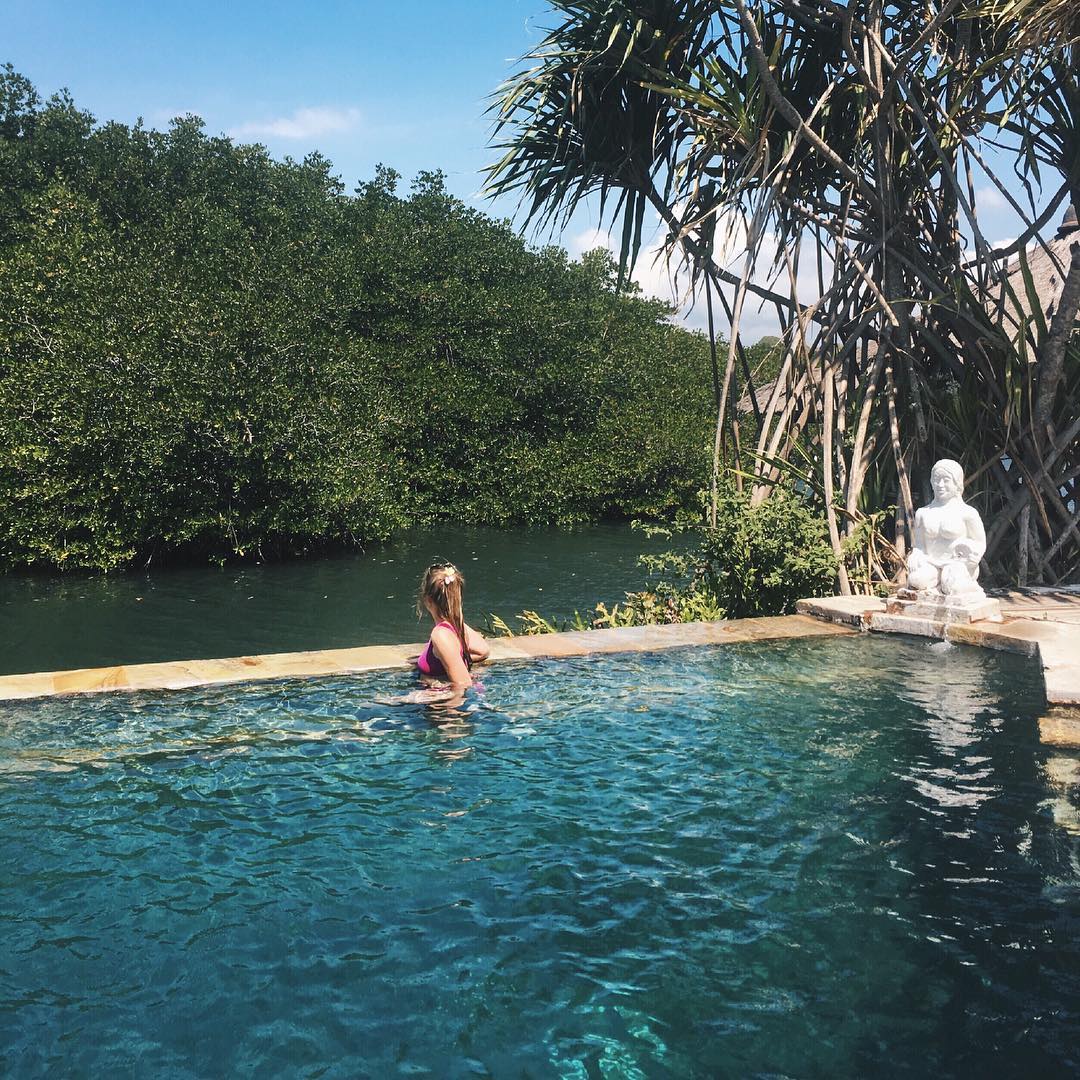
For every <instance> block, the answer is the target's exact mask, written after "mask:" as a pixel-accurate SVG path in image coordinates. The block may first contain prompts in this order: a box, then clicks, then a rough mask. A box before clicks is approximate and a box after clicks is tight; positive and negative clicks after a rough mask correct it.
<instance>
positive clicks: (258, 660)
mask: <svg viewBox="0 0 1080 1080" xmlns="http://www.w3.org/2000/svg"><path fill="white" fill-rule="evenodd" d="M850 633H853V631H852V630H851V629H849V628H847V627H841V626H836V625H832V624H829V623H826V622H822V621H820V620H818V619H813V618H809V617H807V616H804V615H784V616H780V617H778V618H762V619H732V620H729V621H726V622H715V623H682V624H678V625H674V626H634V627H618V628H615V629H605V630H586V631H572V632H569V633H562V634H538V635H536V636H520V637H512V638H494V639H492V640H491V641H490V642H489V645H490V647H491V660H492V661H494V662H501V661H507V660H531V659H536V658H539V657H565V656H585V655H588V654H589V653H613V652H651V651H653V650H656V649H673V648H678V647H679V646H683V645H706V644H726V643H735V642H740V641H771V640H777V639H781V638H801V637H822V636H833V635H838V634H840V635H843V634H850ZM422 648H423V645H422V644H420V643H415V644H407V645H369V646H364V647H362V648H356V649H322V650H318V651H315V652H296V653H271V654H268V655H265V656H233V657H227V658H224V659H220V660H181V661H176V662H169V663H163V664H124V665H117V666H113V667H104V668H82V669H78V670H75V671H46V672H38V673H35V674H30V675H3V676H0V700H12V699H17V698H35V697H49V696H52V695H56V694H88V693H100V692H104V691H113V690H181V689H187V688H189V687H193V686H216V685H222V684H226V683H238V682H254V681H258V680H263V679H292V678H305V677H312V676H318V675H348V674H355V673H358V672H364V671H380V670H386V669H392V668H401V667H407V666H410V665H411V664H412V663H414V662H415V660H416V657H417V656H418V655H419V654H420V650H421V649H422Z"/></svg>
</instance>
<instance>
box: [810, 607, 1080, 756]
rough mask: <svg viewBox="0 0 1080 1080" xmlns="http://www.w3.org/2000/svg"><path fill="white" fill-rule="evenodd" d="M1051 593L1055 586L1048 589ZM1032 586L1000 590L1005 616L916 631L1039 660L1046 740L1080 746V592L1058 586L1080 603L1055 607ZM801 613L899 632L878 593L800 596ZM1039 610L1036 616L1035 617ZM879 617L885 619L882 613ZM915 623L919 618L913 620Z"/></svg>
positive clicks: (1042, 728)
mask: <svg viewBox="0 0 1080 1080" xmlns="http://www.w3.org/2000/svg"><path fill="white" fill-rule="evenodd" d="M1046 591H1047V592H1049V591H1050V590H1046ZM1035 592H1037V590H1029V591H1028V592H1027V593H1025V594H1023V595H1021V594H1020V593H1003V594H1001V607H1002V616H1003V618H1002V621H1000V622H991V621H990V620H985V619H984V620H980V621H978V622H972V623H954V624H953V625H951V626H938V625H936V624H933V625H931V624H927V625H926V627H924V628H923V629H922V630H916V631H915V632H917V633H922V634H925V636H928V637H938V638H943V639H944V640H945V641H950V642H953V643H955V644H958V645H978V646H981V647H982V648H985V649H999V650H1002V651H1004V652H1014V653H1020V654H1021V655H1023V656H1030V657H1031V658H1032V659H1035V660H1038V662H1039V664H1040V666H1041V667H1042V674H1043V680H1044V683H1045V687H1046V701H1047V704H1048V705H1049V706H1050V710H1049V712H1048V713H1047V714H1046V715H1045V716H1044V717H1043V718H1042V719H1041V720H1040V722H1039V728H1040V734H1041V736H1042V741H1043V742H1046V743H1053V744H1055V745H1060V746H1070V747H1077V746H1080V618H1077V615H1078V613H1080V594H1077V592H1076V591H1075V590H1073V589H1068V590H1058V593H1060V594H1061V595H1066V596H1076V597H1077V602H1076V603H1075V604H1073V603H1068V604H1059V605H1057V607H1058V608H1060V609H1061V610H1056V609H1055V608H1054V607H1053V606H1051V605H1049V604H1046V605H1044V606H1042V607H1038V606H1037V603H1036V602H1037V597H1036V598H1035V599H1033V598H1032V596H1031V593H1035ZM796 608H797V610H798V611H799V613H800V614H803V615H809V616H812V617H814V618H817V619H821V620H823V621H826V622H832V623H835V624H837V625H841V626H848V627H850V628H851V629H853V630H861V631H871V632H875V631H877V632H882V633H897V632H902V631H900V630H899V629H898V627H897V625H896V624H897V620H896V618H895V616H893V617H889V616H887V615H886V613H885V601H884V600H882V599H880V598H878V597H874V596H829V597H823V598H821V599H817V600H800V601H799V602H798V604H797V605H796ZM1033 615H1034V617H1033ZM879 617H880V618H879ZM908 621H909V622H911V623H912V624H914V623H915V622H916V620H908Z"/></svg>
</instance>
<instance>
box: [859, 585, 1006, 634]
mask: <svg viewBox="0 0 1080 1080" xmlns="http://www.w3.org/2000/svg"><path fill="white" fill-rule="evenodd" d="M982 621H986V622H1001V621H1002V616H1001V602H1000V601H999V600H994V599H992V598H990V597H989V596H987V595H986V594H985V593H984V592H983V591H982V589H978V590H977V591H974V592H971V593H968V594H966V595H957V594H952V595H946V594H945V593H940V592H937V591H936V590H935V591H928V592H915V591H914V590H913V589H901V590H900V591H899V592H898V593H897V594H896V595H895V596H892V597H890V598H889V599H888V600H887V601H886V602H885V610H884V612H881V613H879V614H875V615H874V616H873V617H872V618H871V623H870V625H871V628H872V629H874V630H885V631H892V632H893V633H896V634H917V635H919V636H921V637H934V638H943V637H944V636H945V628H946V627H947V626H954V625H955V624H957V623H973V622H982Z"/></svg>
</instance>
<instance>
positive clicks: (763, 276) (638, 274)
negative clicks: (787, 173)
mask: <svg viewBox="0 0 1080 1080" xmlns="http://www.w3.org/2000/svg"><path fill="white" fill-rule="evenodd" d="M717 239H718V241H719V243H718V245H717V246H718V251H717V261H718V262H719V264H720V265H721V266H722V267H723V268H724V269H726V270H728V271H730V272H731V273H733V274H735V275H737V276H739V275H741V274H742V270H743V260H744V258H745V256H746V240H747V233H746V227H745V224H744V223H743V222H742V221H741V220H740V219H732V220H731V221H730V222H725V223H721V225H720V227H719V228H718V229H717ZM598 247H602V248H607V249H608V250H609V251H612V252H615V251H617V245H616V243H615V241H614V240H613V239H612V237H611V235H610V233H608V232H607V231H605V230H604V229H597V228H588V229H584V230H582V231H581V232H578V233H575V234H574V235H573V236H572V237H571V238H570V240H569V242H568V243H567V250H568V251H569V252H570V254H571V255H573V256H574V257H575V258H580V257H581V255H583V254H584V253H585V252H586V251H591V250H593V249H594V248H598ZM778 251H779V245H778V242H777V239H776V238H775V237H765V238H764V239H763V241H762V243H761V246H760V252H759V257H758V261H757V264H756V266H755V269H754V273H753V274H752V276H751V280H752V281H753V282H754V283H755V284H757V285H761V286H765V287H767V288H771V289H774V290H775V291H776V292H778V293H780V294H782V295H786V294H787V292H788V289H789V285H788V277H787V270H786V267H785V266H784V264H783V260H781V264H780V270H779V274H776V273H775V271H774V267H773V261H774V258H775V256H776V254H777V252H778ZM677 262H678V260H677V259H675V260H673V261H672V263H671V264H670V265H669V264H668V262H667V261H666V260H665V259H664V256H663V244H662V242H661V234H660V232H659V231H658V232H657V234H656V236H655V237H654V238H653V240H652V241H651V242H649V243H648V244H646V245H643V246H642V249H641V254H640V255H639V256H638V261H637V265H636V266H635V267H634V273H633V275H632V277H633V279H634V281H635V282H637V284H638V285H639V286H641V290H642V292H643V293H645V295H646V296H652V297H655V298H657V299H659V300H664V301H666V302H667V303H670V304H674V305H675V306H676V308H678V309H679V314H678V316H676V317H677V319H678V320H679V321H680V322H681V323H682V325H684V326H686V327H688V328H690V329H692V330H705V329H707V327H708V314H707V310H706V305H705V297H704V294H703V293H702V294H701V295H699V296H698V297H697V301H696V303H691V300H692V298H691V297H689V296H688V295H687V293H686V285H687V279H686V275H685V274H680V275H678V277H677V279H676V276H675V275H674V273H673V270H674V269H675V268H676V266H677ZM824 270H825V275H826V280H827V279H828V276H829V274H830V273H831V271H832V263H831V261H830V260H826V263H825V267H824ZM795 281H796V294H797V296H798V298H799V300H800V302H802V303H804V304H809V303H813V302H814V301H815V300H816V299H817V298H818V296H819V295H820V294H819V291H818V281H817V271H816V267H814V266H812V265H811V262H810V260H809V259H808V258H807V257H806V255H805V252H804V257H803V260H802V263H801V264H800V265H799V266H798V267H797V269H796V273H795ZM722 288H723V293H724V296H725V297H726V299H727V301H728V304H729V305H733V304H734V300H735V287H734V286H733V285H724V286H723V287H722ZM713 318H714V319H715V323H716V329H717V332H718V333H719V334H722V335H724V336H725V337H726V336H727V334H728V332H729V331H730V326H729V325H728V320H727V315H726V313H725V310H724V305H723V303H722V302H721V301H720V299H719V298H716V299H715V300H714V304H713ZM739 330H740V334H741V336H742V339H743V341H744V342H745V343H746V344H753V343H754V342H755V341H757V340H758V338H760V337H762V336H764V335H765V334H777V333H779V331H780V324H779V321H778V320H777V317H776V310H775V309H774V307H773V306H772V304H768V303H762V301H761V300H760V299H759V298H758V297H757V296H755V295H754V294H753V293H748V294H747V295H746V298H745V300H744V302H743V310H742V317H741V318H740V320H739Z"/></svg>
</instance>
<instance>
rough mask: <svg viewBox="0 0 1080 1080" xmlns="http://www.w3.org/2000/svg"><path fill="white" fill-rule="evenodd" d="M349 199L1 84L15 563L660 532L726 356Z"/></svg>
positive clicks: (569, 266) (564, 261)
mask: <svg viewBox="0 0 1080 1080" xmlns="http://www.w3.org/2000/svg"><path fill="white" fill-rule="evenodd" d="M397 180H398V178H397V176H396V174H394V173H393V172H392V171H391V170H387V169H380V170H379V171H378V173H377V175H376V177H375V179H374V180H373V181H371V182H370V183H367V184H365V185H363V186H362V187H361V188H359V189H358V190H357V192H356V193H355V194H354V195H349V194H346V193H345V192H344V191H343V189H342V185H341V184H340V182H339V181H338V180H337V179H335V177H334V176H333V174H332V172H331V169H330V165H329V163H328V162H327V161H326V160H324V159H322V158H320V157H318V156H317V155H315V156H311V157H308V158H307V159H305V160H304V161H303V162H295V161H292V160H286V161H284V162H278V161H274V160H273V159H271V158H270V157H269V156H268V154H267V153H266V151H265V150H264V149H263V148H261V147H258V146H243V145H236V144H234V143H232V142H231V141H230V140H228V139H225V138H213V137H210V136H208V135H207V134H206V133H205V132H204V131H203V129H202V126H201V123H200V122H199V121H198V120H196V119H195V118H186V119H183V120H178V121H175V122H174V123H173V125H172V126H171V127H170V129H169V130H168V131H166V132H159V131H152V130H147V129H145V128H143V127H142V126H141V125H136V126H134V127H128V126H124V125H121V124H116V123H106V124H103V125H98V124H96V123H95V121H94V119H93V118H92V117H91V116H90V115H88V114H87V113H85V112H83V111H81V110H79V109H78V108H76V106H75V105H74V103H73V102H72V101H71V100H70V99H69V98H68V97H67V96H66V95H58V96H55V97H53V98H51V99H50V100H49V101H47V102H42V101H41V100H40V99H39V98H38V96H37V94H36V93H35V91H34V90H33V88H32V87H31V86H30V85H29V84H28V83H27V82H26V81H25V80H24V79H22V78H20V77H19V76H17V75H16V74H15V73H14V72H13V71H12V70H11V69H10V68H7V69H4V70H2V71H0V563H2V564H5V565H45V566H50V565H51V566H59V567H70V566H82V567H99V568H108V567H111V566H117V565H122V564H124V563H126V562H129V561H131V560H133V559H135V558H139V559H141V560H146V559H149V558H151V557H154V558H161V557H163V556H167V555H170V554H184V555H188V556H190V555H192V554H199V555H203V556H209V557H211V558H215V559H222V558H228V557H232V556H234V555H245V554H254V555H259V556H270V555H272V554H277V553H288V552H295V551H301V550H305V549H308V548H310V547H312V546H314V545H318V544H323V543H327V542H346V543H347V542H355V541H363V540H366V539H371V538H376V537H381V536H385V535H387V534H388V533H389V532H390V531H392V530H393V529H395V528H397V527H400V526H403V525H406V524H410V523H416V522H430V521H433V520H435V519H438V518H441V517H452V518H454V519H455V520H458V521H464V522H469V523H475V524H481V523H485V524H502V523H511V522H516V523H533V522H535V523H541V522H544V523H547V522H560V523H571V522H578V521H584V520H588V519H590V518H596V517H599V516H604V515H619V516H623V515H627V516H628V515H634V516H643V515H644V516H649V515H660V514H663V513H665V512H668V511H670V510H672V509H674V508H677V507H678V506H681V505H684V504H686V503H687V502H688V501H689V500H691V499H692V498H693V493H694V492H695V490H696V489H697V488H698V487H700V485H701V483H702V475H703V472H704V469H705V465H704V461H703V458H704V447H705V445H706V443H707V441H708V438H709V436H708V431H709V426H710V418H709V414H710V410H711V402H710V397H711V391H710V388H709V374H708V370H709V369H708V356H707V348H706V347H705V345H704V342H703V341H702V339H701V338H700V337H699V336H697V335H693V334H689V333H687V332H685V331H682V330H679V329H677V328H675V327H674V326H672V325H671V324H670V323H669V322H668V318H667V317H668V314H669V309H668V308H667V307H665V306H664V305H662V304H660V303H657V302H654V301H649V300H645V299H644V298H642V297H640V296H636V295H631V294H627V293H625V292H622V293H620V292H617V291H616V287H615V286H616V273H615V267H614V265H613V263H612V260H611V259H610V257H609V256H607V255H606V254H605V253H603V252H594V253H592V254H590V255H587V256H586V257H585V258H583V259H582V260H581V261H579V262H575V261H572V260H570V259H569V258H568V256H567V255H566V253H565V252H563V251H561V250H559V249H557V248H553V247H549V248H544V249H541V250H534V249H532V248H530V247H529V246H528V245H527V244H526V243H525V242H524V241H523V240H522V239H521V238H520V237H519V236H518V235H517V234H516V233H515V231H514V230H513V229H512V228H511V227H510V225H509V224H508V223H506V222H499V221H495V220H493V219H491V218H489V217H487V216H485V215H484V214H482V213H480V212H478V211H476V210H473V209H470V208H469V207H467V206H466V205H464V204H463V203H462V202H460V201H459V200H457V199H455V198H453V197H451V196H450V195H449V194H447V192H446V191H445V190H444V188H443V185H442V181H441V177H440V175H439V174H437V173H432V174H423V175H421V176H420V177H419V178H418V179H417V180H416V182H415V183H414V184H413V186H412V189H411V191H410V192H409V193H408V194H407V195H406V194H399V192H398V190H397Z"/></svg>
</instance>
